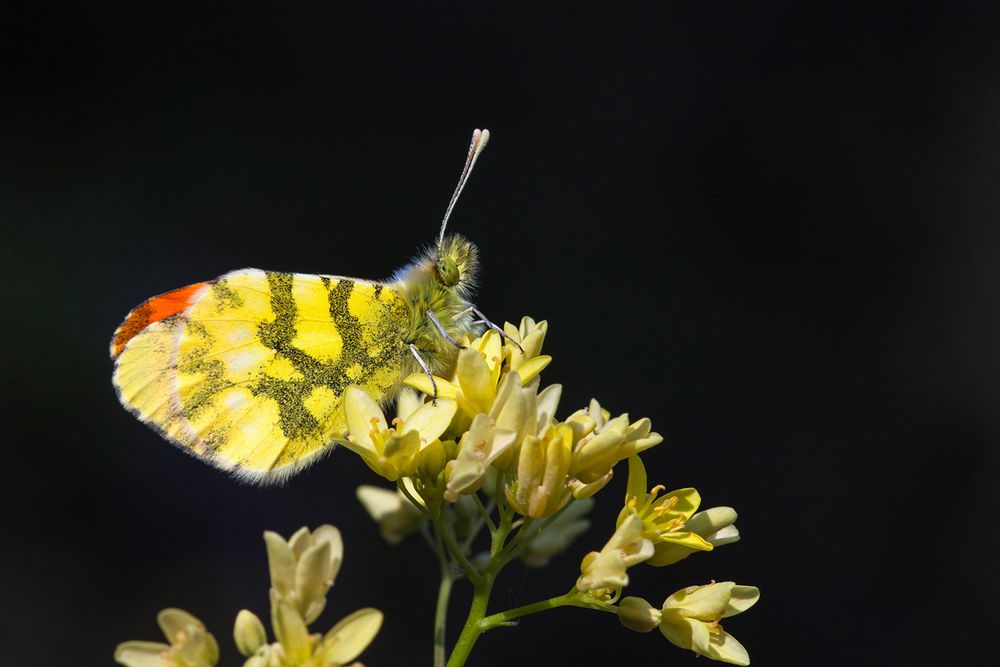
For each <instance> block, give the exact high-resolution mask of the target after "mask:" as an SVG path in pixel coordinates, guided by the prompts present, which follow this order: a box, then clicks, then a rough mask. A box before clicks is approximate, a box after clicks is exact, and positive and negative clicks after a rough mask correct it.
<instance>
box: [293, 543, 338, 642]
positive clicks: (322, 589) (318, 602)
mask: <svg viewBox="0 0 1000 667" xmlns="http://www.w3.org/2000/svg"><path fill="white" fill-rule="evenodd" d="M329 571H330V543H329V542H321V543H319V544H314V545H313V546H311V547H309V548H308V549H306V552H305V553H304V554H302V558H301V559H299V564H298V567H296V568H295V593H296V596H297V598H298V602H299V611H301V612H302V616H303V619H304V620H305V622H306V623H312V622H313V621H315V620H316V619H317V618H319V615H320V614H321V613H322V612H323V607H325V606H326V592H327V591H328V590H330V583H329V578H328V573H329Z"/></svg>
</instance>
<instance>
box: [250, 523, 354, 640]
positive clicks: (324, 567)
mask: <svg viewBox="0 0 1000 667" xmlns="http://www.w3.org/2000/svg"><path fill="white" fill-rule="evenodd" d="M264 543H265V544H266V545H267V560H268V564H269V566H270V570H271V599H272V601H274V600H284V601H285V602H287V603H288V604H290V605H291V606H292V607H294V608H295V609H296V610H298V612H299V613H300V614H301V615H302V617H303V618H304V619H305V622H306V623H312V622H313V621H314V620H316V618H317V617H319V615H320V613H322V611H323V608H324V607H325V606H326V594H327V591H329V590H330V587H331V586H333V582H334V580H335V579H336V577H337V573H338V572H339V571H340V565H341V563H342V562H343V559H344V544H343V541H342V540H341V537H340V531H339V530H337V529H336V528H334V527H333V526H330V525H323V526H320V527H319V528H317V529H316V530H314V531H312V532H310V531H309V529H308V528H305V527H303V528H300V529H299V530H298V531H296V532H295V534H294V535H292V536H291V538H289V539H288V541H285V539H284V538H282V537H281V536H280V535H278V534H277V533H275V532H272V531H267V532H265V533H264Z"/></svg>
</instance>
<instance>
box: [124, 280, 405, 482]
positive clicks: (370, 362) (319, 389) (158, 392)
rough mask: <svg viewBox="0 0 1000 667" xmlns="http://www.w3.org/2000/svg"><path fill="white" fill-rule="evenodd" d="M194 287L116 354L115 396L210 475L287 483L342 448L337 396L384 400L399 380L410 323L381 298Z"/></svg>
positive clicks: (377, 288) (327, 289)
mask: <svg viewBox="0 0 1000 667" xmlns="http://www.w3.org/2000/svg"><path fill="white" fill-rule="evenodd" d="M201 285H203V287H201V288H199V290H197V291H196V292H197V293H194V294H193V295H192V298H191V302H190V304H188V305H187V306H186V307H185V308H183V309H182V310H178V311H177V312H175V313H172V314H171V315H169V316H168V317H167V318H165V319H163V320H160V321H158V322H154V323H152V324H150V325H149V326H147V328H145V329H143V330H141V331H140V332H138V333H135V334H133V337H132V338H130V339H129V340H128V341H127V342H126V343H125V344H124V345H123V347H122V349H121V352H120V355H119V356H118V359H117V363H116V370H115V384H116V386H117V387H118V388H119V393H120V396H121V398H122V402H123V403H125V405H126V406H128V407H130V408H131V409H132V410H133V412H135V413H136V414H137V415H138V416H139V417H140V419H143V420H144V421H147V422H149V423H151V424H153V425H154V426H156V427H157V428H158V429H159V430H160V431H161V432H163V433H164V434H165V435H166V436H167V437H168V438H170V439H171V440H173V441H175V442H177V443H178V444H180V445H181V446H182V447H184V448H186V449H188V451H190V452H191V453H193V454H195V455H196V456H199V457H200V458H203V459H206V460H208V461H210V462H211V463H213V464H214V465H216V466H218V467H220V468H224V469H231V470H233V471H234V472H235V473H236V474H237V475H239V476H242V477H247V478H250V479H254V480H257V481H262V480H268V479H275V478H281V477H284V476H287V475H288V474H291V473H292V472H294V471H296V470H298V469H299V468H301V467H302V466H304V465H305V464H307V463H308V462H310V461H311V460H314V459H315V457H316V456H317V455H318V454H320V453H322V452H324V451H326V450H328V449H329V447H330V445H331V442H332V441H333V440H334V439H336V438H338V437H340V436H342V434H343V432H344V430H345V420H344V416H343V409H342V406H341V399H342V396H343V392H344V389H346V387H347V386H348V385H351V384H356V385H359V386H361V387H363V388H364V389H366V390H367V391H368V392H369V393H370V394H372V395H373V396H375V397H383V396H386V395H387V394H388V393H389V392H391V391H392V390H393V388H394V387H395V386H396V385H397V384H398V382H399V380H400V375H401V369H402V359H403V356H402V355H403V353H404V351H405V348H404V347H403V345H402V343H401V340H402V335H403V331H404V329H405V327H406V326H407V322H408V317H409V316H408V311H407V307H406V304H405V302H404V300H403V297H402V295H401V294H400V292H399V291H398V290H397V289H396V288H394V287H392V286H388V285H383V284H380V283H375V282H369V281H363V280H355V279H351V278H340V277H334V276H317V275H306V274H291V273H277V272H267V271H260V270H256V269H245V270H241V271H234V272H232V273H229V274H226V275H224V276H222V277H221V278H219V279H218V280H216V281H212V282H211V283H202V284H201ZM170 294H173V293H170ZM150 301H153V300H150ZM147 303H149V302H147ZM144 305H145V304H144ZM140 308H142V307H140ZM137 310H138V309H137ZM131 317H132V315H131V314H130V318H131ZM128 321H129V320H128V319H127V320H126V324H127V323H128ZM123 326H125V325H123Z"/></svg>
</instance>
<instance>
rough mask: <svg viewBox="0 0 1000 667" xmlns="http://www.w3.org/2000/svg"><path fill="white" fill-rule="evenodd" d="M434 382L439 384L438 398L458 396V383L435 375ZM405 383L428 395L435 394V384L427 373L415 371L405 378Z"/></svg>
mask: <svg viewBox="0 0 1000 667" xmlns="http://www.w3.org/2000/svg"><path fill="white" fill-rule="evenodd" d="M434 382H435V384H437V395H438V398H455V397H456V396H458V390H459V387H458V385H457V384H454V383H452V382H449V381H448V380H445V379H444V378H442V377H438V376H437V375H435V376H434ZM403 384H405V385H407V386H409V387H413V388H414V389H416V390H417V391H419V392H423V393H424V394H427V395H428V396H433V395H434V385H433V384H431V379H430V378H429V377H427V374H426V373H414V374H413V375H410V376H408V377H407V378H406V379H405V380H403Z"/></svg>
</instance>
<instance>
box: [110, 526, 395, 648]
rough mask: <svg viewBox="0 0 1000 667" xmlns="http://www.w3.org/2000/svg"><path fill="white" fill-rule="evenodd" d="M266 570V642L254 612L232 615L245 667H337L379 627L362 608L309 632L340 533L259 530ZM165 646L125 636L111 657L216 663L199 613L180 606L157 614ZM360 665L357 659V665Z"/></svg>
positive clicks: (322, 601) (373, 614)
mask: <svg viewBox="0 0 1000 667" xmlns="http://www.w3.org/2000/svg"><path fill="white" fill-rule="evenodd" d="M264 541H265V544H266V545H267V555H268V562H269V565H270V570H271V592H270V598H271V628H272V630H273V632H274V637H275V639H276V641H275V642H273V643H270V644H269V643H268V641H267V631H266V630H265V628H264V624H263V623H262V622H261V620H260V618H258V617H257V615H256V614H254V613H253V612H252V611H250V610H248V609H243V610H241V611H240V612H239V613H238V614H237V615H236V622H235V623H234V625H233V641H234V643H235V644H236V648H237V650H238V651H239V652H240V653H241V654H243V655H244V656H247V660H246V662H245V663H244V667H341V666H342V665H347V664H348V663H350V662H351V661H352V660H354V659H355V658H356V657H357V656H358V655H359V654H360V653H361V652H362V651H363V650H364V649H365V648H367V647H368V645H369V644H370V643H371V642H372V640H373V639H374V638H375V635H376V634H378V631H379V628H380V627H381V626H382V612H380V611H378V610H377V609H361V610H359V611H356V612H354V613H353V614H350V615H349V616H347V617H346V618H344V619H343V620H342V621H340V622H339V623H337V624H336V625H334V626H333V627H332V628H331V629H330V630H329V631H328V632H326V633H325V634H322V635H321V634H318V633H310V632H309V624H310V623H311V622H312V621H314V620H315V619H316V617H318V616H319V614H320V612H322V610H323V608H324V607H325V606H326V594H327V593H328V592H329V590H330V587H331V586H332V585H333V582H334V579H335V578H336V576H337V572H338V571H339V570H340V564H341V562H342V561H343V554H344V547H343V543H342V542H341V539H340V531H338V530H337V529H336V528H334V527H333V526H329V525H324V526H320V527H319V528H317V529H316V530H313V531H310V530H309V529H308V528H304V527H303V528H301V529H299V530H298V531H296V532H295V533H294V534H293V535H292V537H291V538H289V539H288V540H287V541H286V540H285V539H283V538H282V537H281V536H280V535H278V534H277V533H273V532H270V531H268V532H266V533H264ZM157 620H158V621H159V624H160V628H161V629H162V630H163V634H164V635H166V637H167V639H168V640H169V642H170V643H169V644H159V643H155V642H136V641H130V642H124V643H123V644H119V646H118V648H117V649H116V650H115V660H116V661H117V662H118V663H119V664H122V665H126V667H214V665H215V664H216V663H218V661H219V646H218V644H217V643H216V641H215V638H214V637H212V635H210V634H208V632H207V631H206V630H205V626H204V625H203V624H202V622H201V621H199V620H198V619H197V618H195V617H194V616H192V615H191V614H188V613H187V612H185V611H181V610H180V609H164V610H163V611H161V612H160V614H159V616H158V617H157ZM357 667H360V664H358V665H357Z"/></svg>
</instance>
